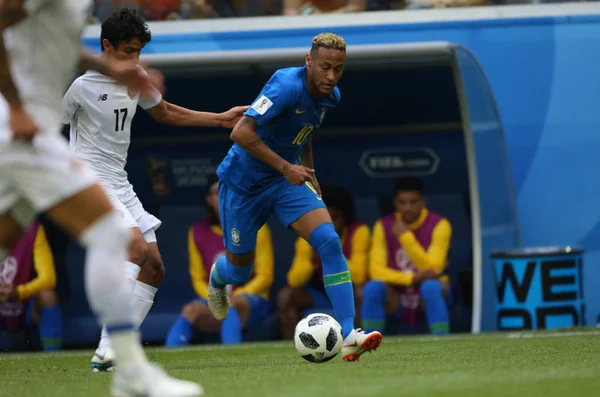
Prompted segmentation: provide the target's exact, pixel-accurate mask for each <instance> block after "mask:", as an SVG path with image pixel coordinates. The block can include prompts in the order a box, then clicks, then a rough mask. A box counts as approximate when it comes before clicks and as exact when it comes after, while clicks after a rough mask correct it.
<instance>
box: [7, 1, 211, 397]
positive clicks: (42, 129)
mask: <svg viewBox="0 0 600 397" xmlns="http://www.w3.org/2000/svg"><path fill="white" fill-rule="evenodd" d="M90 8H91V0H3V1H0V93H1V94H2V96H1V97H0V260H2V259H3V258H4V257H5V256H6V255H7V253H8V252H9V251H10V249H11V248H12V247H13V246H14V244H15V243H16V241H17V240H18V238H19V236H20V234H21V233H22V232H23V230H24V229H25V228H26V227H27V226H28V225H29V224H30V223H31V221H32V220H33V218H34V217H35V216H36V215H37V214H39V213H42V212H45V213H46V214H47V216H48V217H49V218H50V219H51V220H53V221H54V222H55V223H56V224H58V225H59V226H61V227H62V228H64V229H65V230H66V231H68V232H70V233H71V235H73V236H74V237H77V238H78V239H79V241H80V242H81V243H82V244H83V245H84V246H85V247H86V248H87V256H86V263H85V280H84V281H85V286H86V293H87V297H88V301H89V303H90V306H91V307H92V309H93V310H94V312H95V313H96V314H97V315H98V316H99V320H100V321H101V322H102V323H103V324H106V325H107V329H108V331H109V333H110V335H111V341H112V345H113V348H114V351H115V355H116V358H115V359H116V361H117V363H118V364H119V367H120V371H119V372H118V373H117V374H116V375H115V377H114V378H113V383H112V386H111V394H112V396H113V397H142V396H145V397H158V396H161V397H162V396H171V397H174V396H177V397H195V396H200V395H202V394H203V390H202V388H201V387H200V386H199V385H197V384H195V383H192V382H185V381H179V380H176V379H173V378H170V377H168V376H167V375H166V374H165V373H164V372H163V371H162V370H161V369H159V368H158V367H156V366H154V365H152V364H150V363H149V362H148V360H147V358H146V356H145V354H144V351H143V349H142V346H141V343H140V341H139V336H138V332H137V331H136V329H135V324H136V319H135V313H134V305H133V296H132V294H131V290H130V288H129V287H128V285H127V281H126V276H125V271H124V266H123V263H124V261H125V258H126V254H127V249H128V246H129V241H130V233H129V231H128V230H127V228H126V227H125V225H124V224H123V222H122V219H121V216H120V215H119V213H118V212H116V211H115V210H114V208H113V207H112V205H111V203H110V201H109V200H108V198H107V197H106V195H105V194H104V192H103V190H102V187H101V186H100V185H99V184H98V183H97V182H96V178H95V176H94V174H93V172H92V171H90V170H89V169H88V168H87V166H86V165H85V164H84V163H82V162H81V161H79V160H77V159H76V158H74V157H73V156H72V155H71V154H70V153H69V148H68V145H67V142H66V140H65V139H64V138H62V136H61V135H60V133H59V131H60V124H61V120H62V106H61V97H62V94H63V93H64V90H65V88H66V87H67V85H68V83H69V81H70V79H71V78H72V74H73V72H74V69H75V66H76V64H77V63H78V62H79V61H81V62H80V63H81V66H82V67H83V68H88V69H95V70H99V71H101V72H103V73H106V74H107V75H110V76H112V77H115V78H116V79H117V80H118V81H122V82H128V84H129V85H130V86H131V87H132V88H135V87H140V88H142V90H143V91H144V92H147V91H148V89H149V88H150V79H149V77H148V74H145V73H144V74H142V73H140V70H141V68H140V67H139V66H138V65H136V64H135V63H134V62H115V61H111V60H107V59H104V60H103V59H100V58H98V57H93V56H91V55H89V54H84V55H83V56H82V54H81V50H80V39H81V32H82V30H83V28H84V26H85V22H86V20H87V18H88V16H89V11H90ZM156 81H160V80H156Z"/></svg>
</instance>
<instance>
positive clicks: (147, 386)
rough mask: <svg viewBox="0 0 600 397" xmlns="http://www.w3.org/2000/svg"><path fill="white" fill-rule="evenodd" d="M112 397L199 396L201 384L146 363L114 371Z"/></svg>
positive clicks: (201, 389)
mask: <svg viewBox="0 0 600 397" xmlns="http://www.w3.org/2000/svg"><path fill="white" fill-rule="evenodd" d="M110 392H111V396H112V397H200V396H202V395H203V394H204V389H203V388H202V386H200V385H198V384H196V383H194V382H189V381H185V380H179V379H175V378H171V377H170V376H168V375H167V374H166V373H165V371H163V370H162V368H160V367H158V366H156V365H154V364H150V363H146V364H142V365H136V366H135V367H128V368H123V367H119V370H118V371H117V372H115V375H114V376H113V382H112V385H111V389H110Z"/></svg>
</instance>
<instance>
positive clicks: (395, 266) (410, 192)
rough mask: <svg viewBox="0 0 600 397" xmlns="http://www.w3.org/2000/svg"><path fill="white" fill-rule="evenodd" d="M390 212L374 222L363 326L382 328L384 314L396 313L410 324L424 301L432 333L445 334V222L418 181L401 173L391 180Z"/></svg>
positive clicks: (447, 225)
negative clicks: (427, 203)
mask: <svg viewBox="0 0 600 397" xmlns="http://www.w3.org/2000/svg"><path fill="white" fill-rule="evenodd" d="M394 206H395V209H396V210H395V211H394V212H393V213H391V214H388V215H386V216H384V217H382V218H381V219H379V220H378V221H377V222H376V223H375V226H374V227H373V239H372V245H371V255H370V261H371V263H370V273H371V278H372V280H371V281H369V282H368V283H367V284H366V285H365V288H364V294H363V307H362V310H363V313H362V325H363V327H364V328H365V329H372V330H374V329H377V330H383V328H384V327H385V320H386V314H392V313H396V312H398V311H399V312H400V316H401V318H402V319H403V320H404V322H405V323H406V324H408V325H409V326H414V325H416V322H417V311H418V310H420V308H421V305H424V306H425V314H426V316H427V321H428V323H429V329H430V331H431V333H433V334H447V333H448V307H447V303H446V298H447V297H448V294H449V293H450V284H449V278H448V276H447V275H443V274H442V273H443V272H444V270H445V269H446V266H447V264H448V249H449V247H450V237H451V234H452V228H451V226H450V222H448V220H447V219H446V218H444V217H442V216H441V215H439V214H436V213H435V212H432V211H429V210H428V209H427V208H426V207H425V196H424V195H423V182H422V181H421V180H420V179H418V178H413V177H403V178H399V179H398V180H397V182H396V189H395V195H394Z"/></svg>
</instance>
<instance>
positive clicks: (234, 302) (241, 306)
mask: <svg viewBox="0 0 600 397" xmlns="http://www.w3.org/2000/svg"><path fill="white" fill-rule="evenodd" d="M231 307H233V308H235V309H236V310H237V311H238V312H239V311H245V310H247V309H249V307H250V302H248V298H246V297H245V296H244V295H234V296H232V297H231Z"/></svg>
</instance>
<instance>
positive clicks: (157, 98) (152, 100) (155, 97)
mask: <svg viewBox="0 0 600 397" xmlns="http://www.w3.org/2000/svg"><path fill="white" fill-rule="evenodd" d="M143 73H144V74H146V75H148V73H146V71H145V70H143ZM161 101H162V95H161V93H160V92H159V91H158V90H156V89H154V88H153V89H151V90H150V92H148V93H146V94H140V101H139V104H140V106H141V107H142V109H151V108H153V107H155V106H156V105H158V104H159V103H160V102H161Z"/></svg>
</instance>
